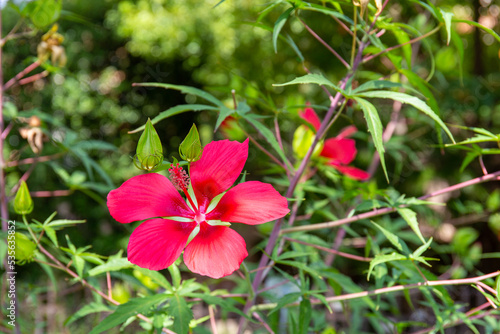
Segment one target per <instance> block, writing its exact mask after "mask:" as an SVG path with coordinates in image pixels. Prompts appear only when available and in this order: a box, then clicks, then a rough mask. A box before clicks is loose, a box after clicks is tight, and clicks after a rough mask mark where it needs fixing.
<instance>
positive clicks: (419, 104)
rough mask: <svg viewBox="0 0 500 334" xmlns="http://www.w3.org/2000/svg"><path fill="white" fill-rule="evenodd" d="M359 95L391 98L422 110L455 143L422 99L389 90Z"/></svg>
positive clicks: (441, 122)
mask: <svg viewBox="0 0 500 334" xmlns="http://www.w3.org/2000/svg"><path fill="white" fill-rule="evenodd" d="M360 96H363V97H370V98H380V99H391V100H395V101H399V102H401V103H404V104H409V105H411V106H413V107H415V108H416V109H418V110H420V111H422V112H423V113H424V114H426V115H427V116H429V117H430V118H431V119H433V120H434V121H435V122H436V123H438V124H439V126H440V127H441V128H442V129H443V130H444V132H446V134H447V135H448V137H450V139H451V140H452V142H453V143H455V139H454V138H453V135H452V134H451V132H450V130H449V129H448V127H447V126H446V124H444V123H443V121H442V120H441V119H440V118H439V116H438V115H436V113H435V112H434V111H433V110H432V109H431V108H430V107H429V106H428V105H427V104H426V103H425V102H424V101H422V100H420V99H419V98H417V97H415V96H411V95H408V94H405V93H400V92H391V91H382V90H378V91H371V92H364V93H362V94H360Z"/></svg>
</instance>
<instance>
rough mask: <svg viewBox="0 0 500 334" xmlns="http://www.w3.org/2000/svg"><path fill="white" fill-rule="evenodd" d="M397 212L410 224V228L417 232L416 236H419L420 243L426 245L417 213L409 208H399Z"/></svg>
mask: <svg viewBox="0 0 500 334" xmlns="http://www.w3.org/2000/svg"><path fill="white" fill-rule="evenodd" d="M397 210H398V213H399V214H400V215H401V217H403V219H404V220H405V221H406V222H407V223H408V226H410V228H411V229H412V230H413V232H415V234H416V235H417V236H418V238H419V239H420V241H422V243H423V244H425V239H424V236H423V235H422V232H420V229H419V228H418V221H417V214H416V213H415V211H413V210H411V209H408V208H399V209H397Z"/></svg>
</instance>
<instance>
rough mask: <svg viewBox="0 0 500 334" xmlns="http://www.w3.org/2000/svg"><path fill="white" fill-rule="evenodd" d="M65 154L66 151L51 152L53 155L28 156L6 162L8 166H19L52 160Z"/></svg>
mask: <svg viewBox="0 0 500 334" xmlns="http://www.w3.org/2000/svg"><path fill="white" fill-rule="evenodd" d="M63 154H64V153H56V154H51V155H43V156H40V157H34V158H26V159H23V160H17V161H9V162H7V163H6V166H7V167H14V166H19V165H28V164H32V163H34V162H45V161H51V160H55V159H57V158H59V157H61V156H62V155H63Z"/></svg>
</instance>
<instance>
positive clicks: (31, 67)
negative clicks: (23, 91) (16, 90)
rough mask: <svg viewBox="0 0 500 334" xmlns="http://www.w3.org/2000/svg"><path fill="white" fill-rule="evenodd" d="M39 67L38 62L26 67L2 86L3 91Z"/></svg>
mask: <svg viewBox="0 0 500 334" xmlns="http://www.w3.org/2000/svg"><path fill="white" fill-rule="evenodd" d="M40 65H41V62H40V60H36V61H35V62H34V63H33V64H31V65H29V66H28V67H26V68H25V69H24V70H22V71H21V72H19V73H17V75H16V76H15V77H13V78H12V79H10V80H9V81H7V83H6V84H5V85H4V86H3V90H7V89H9V88H10V87H12V86H13V85H14V84H15V83H16V82H18V81H19V80H20V79H21V78H23V77H24V76H25V75H26V74H28V73H29V72H31V71H33V70H34V69H35V68H37V67H38V66H40Z"/></svg>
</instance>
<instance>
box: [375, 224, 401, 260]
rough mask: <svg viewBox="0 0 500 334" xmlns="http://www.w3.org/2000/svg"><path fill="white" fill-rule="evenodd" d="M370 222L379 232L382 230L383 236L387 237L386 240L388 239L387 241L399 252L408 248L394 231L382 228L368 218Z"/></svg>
mask: <svg viewBox="0 0 500 334" xmlns="http://www.w3.org/2000/svg"><path fill="white" fill-rule="evenodd" d="M370 222H371V223H372V224H373V225H375V227H376V228H378V229H379V230H380V232H382V233H383V234H384V236H385V237H386V238H387V240H389V242H390V243H391V244H392V245H393V246H394V247H396V249H397V250H399V251H400V252H403V251H405V250H407V249H408V247H406V244H405V243H404V241H403V240H401V239H400V238H399V237H398V236H397V235H395V234H394V233H392V232H390V231H389V230H387V229H385V228H383V227H382V226H380V225H379V224H377V223H375V222H373V221H371V220H370ZM405 248H406V249H405Z"/></svg>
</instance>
